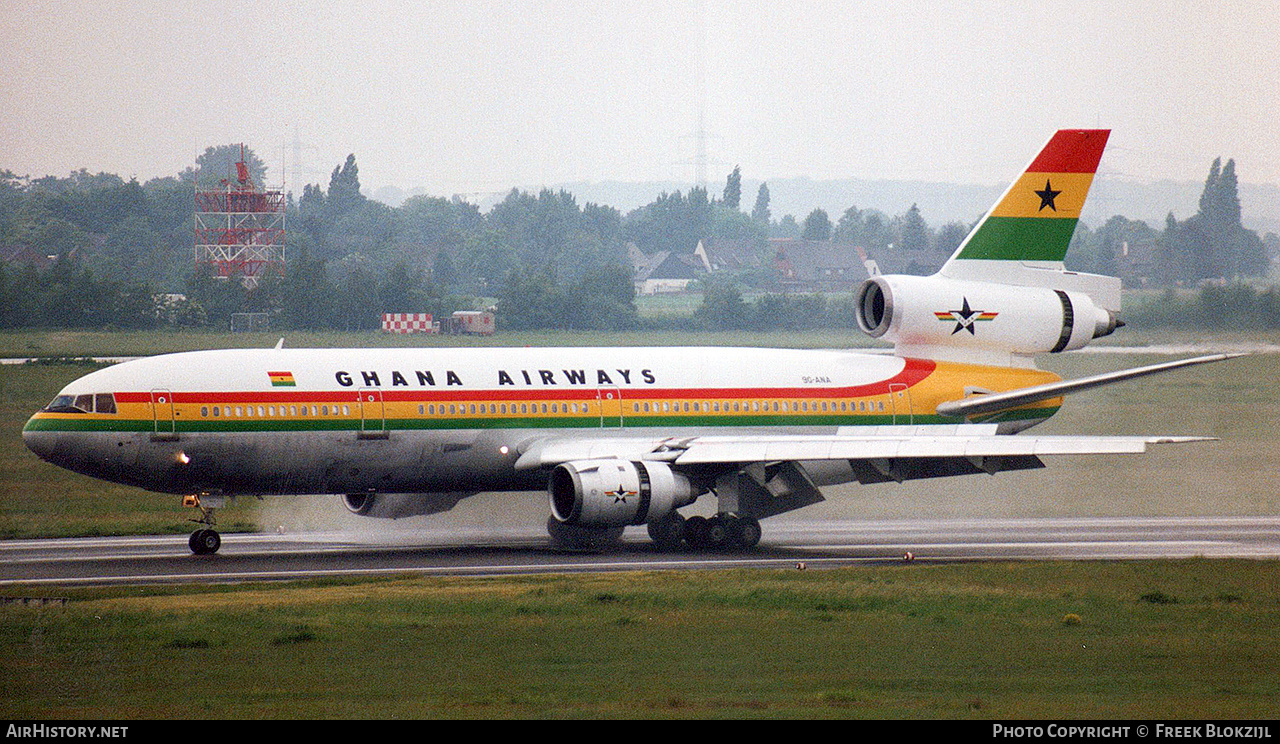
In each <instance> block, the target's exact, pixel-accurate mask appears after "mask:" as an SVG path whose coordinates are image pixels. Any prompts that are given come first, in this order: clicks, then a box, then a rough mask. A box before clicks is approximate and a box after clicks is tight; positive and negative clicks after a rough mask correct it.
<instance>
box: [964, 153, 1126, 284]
mask: <svg viewBox="0 0 1280 744" xmlns="http://www.w3.org/2000/svg"><path fill="white" fill-rule="evenodd" d="M1110 134H1111V130H1109V129H1062V130H1059V131H1058V132H1057V133H1056V134H1054V135H1053V137H1051V138H1049V143H1048V144H1046V145H1045V146H1044V149H1043V150H1041V151H1040V154H1039V155H1038V156H1036V159H1035V160H1033V161H1031V165H1030V166H1028V167H1027V170H1026V172H1025V173H1023V174H1022V176H1021V177H1020V178H1019V179H1018V180H1017V181H1015V182H1014V183H1013V185H1012V186H1010V187H1009V189H1008V191H1005V192H1004V196H1002V197H1001V198H1000V201H999V202H997V203H996V206H995V207H994V208H993V209H992V210H991V211H990V212H989V213H988V214H987V216H986V217H984V218H983V219H982V222H981V223H980V224H979V225H978V227H977V229H975V230H974V231H973V233H972V234H971V235H970V236H969V238H968V239H967V240H966V241H965V242H964V245H962V246H961V247H960V250H958V251H957V252H956V255H955V256H954V259H957V260H963V259H977V260H984V259H986V260H997V261H1057V262H1061V261H1062V259H1063V258H1064V257H1065V256H1066V255H1067V246H1068V245H1069V244H1070V243H1071V235H1072V233H1074V232H1075V229H1076V222H1077V221H1078V220H1079V219H1080V210H1081V209H1082V208H1083V207H1084V200H1085V197H1086V196H1088V194H1089V186H1090V185H1091V184H1092V183H1093V175H1094V173H1096V172H1097V170H1098V161H1099V160H1101V159H1102V151H1103V149H1104V148H1105V147H1106V146H1107V137H1108V136H1110Z"/></svg>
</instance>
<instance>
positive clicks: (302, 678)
mask: <svg viewBox="0 0 1280 744" xmlns="http://www.w3.org/2000/svg"><path fill="white" fill-rule="evenodd" d="M60 594H62V595H64V596H68V597H70V600H71V601H70V602H69V603H68V604H67V605H66V606H65V607H61V608H48V607H47V608H44V609H38V610H37V609H27V608H22V609H15V608H0V645H2V646H3V653H0V718H8V719H49V718H79V719H98V718H126V719H149V718H203V717H215V718H229V719H239V718H262V717H265V718H275V717H288V718H336V717H342V718H351V717H359V718H393V717H394V718H401V717H403V718H415V717H416V718H421V717H450V718H453V717H458V718H508V717H513V718H574V717H592V718H599V717H618V718H744V717H753V718H754V717H778V718H782V717H787V718H797V717H799V718H824V717H833V718H900V717H902V718H934V717H938V718H1002V719H1008V718H1032V719H1036V718H1138V719H1166V718H1190V719H1206V718H1208V719H1219V718H1225V719H1232V718H1274V717H1275V716H1276V715H1277V714H1280V677H1277V675H1276V674H1275V670H1276V669H1277V668H1280V644H1276V643H1275V642H1274V631H1275V628H1276V627H1280V565H1278V564H1276V563H1275V562H1255V561H1227V562H1224V561H1205V560H1192V561H1179V562H1159V563H1152V562H1129V563H1102V562H1095V563H1018V564H1003V563H995V564H972V565H937V566H933V565H922V564H910V565H907V564H902V565H892V566H878V567H859V568H849V569H840V570H810V571H804V572H801V571H795V570H789V571H747V570H742V571H725V572H693V571H690V572H666V573H630V574H608V575H573V576H560V577H533V578H509V579H402V580H385V581H355V582H304V583H297V584H277V585H239V586H219V587H204V588H200V587H182V588H164V587H162V588H135V589H111V590H82V589H72V590H65V591H62V592H60Z"/></svg>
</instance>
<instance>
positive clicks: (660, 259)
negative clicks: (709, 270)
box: [635, 251, 704, 282]
mask: <svg viewBox="0 0 1280 744" xmlns="http://www.w3.org/2000/svg"><path fill="white" fill-rule="evenodd" d="M703 273H704V271H703V268H702V262H701V261H700V260H699V259H697V258H694V257H693V255H691V254H688V253H676V252H674V251H658V252H657V253H655V254H653V255H652V256H649V263H648V264H647V265H645V266H644V267H643V268H642V269H641V270H639V271H637V272H636V273H635V280H636V281H637V282H643V281H648V280H650V279H697V278H698V277H699V276H700V275H701V274H703Z"/></svg>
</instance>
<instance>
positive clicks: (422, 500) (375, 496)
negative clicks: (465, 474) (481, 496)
mask: <svg viewBox="0 0 1280 744" xmlns="http://www.w3.org/2000/svg"><path fill="white" fill-rule="evenodd" d="M470 495H471V494H468V493H349V494H347V495H345V496H343V497H342V505H343V506H345V507H347V511H349V512H351V513H352V514H358V515H359V516H362V517H374V518H376V519H401V518H403V517H420V516H423V515H425V514H438V513H440V512H446V511H449V510H450V509H452V508H453V507H454V506H457V504H458V502H459V501H461V500H462V499H464V498H466V497H467V496H470Z"/></svg>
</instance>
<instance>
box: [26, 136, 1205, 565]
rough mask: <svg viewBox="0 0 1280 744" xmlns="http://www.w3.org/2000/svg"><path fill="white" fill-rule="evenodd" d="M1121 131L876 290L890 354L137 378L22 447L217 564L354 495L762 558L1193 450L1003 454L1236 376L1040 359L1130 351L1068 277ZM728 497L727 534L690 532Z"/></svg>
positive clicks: (92, 392) (311, 366)
mask: <svg viewBox="0 0 1280 744" xmlns="http://www.w3.org/2000/svg"><path fill="white" fill-rule="evenodd" d="M1108 135H1109V131H1108V130H1062V131H1059V132H1057V133H1056V134H1054V135H1053V137H1051V138H1050V140H1049V142H1048V143H1047V144H1046V145H1045V147H1044V149H1043V150H1042V151H1041V152H1040V154H1039V155H1038V156H1037V157H1036V158H1035V160H1033V161H1032V163H1031V164H1030V166H1028V168H1027V170H1026V172H1025V173H1024V174H1023V175H1022V176H1021V177H1020V178H1018V179H1017V180H1016V181H1015V182H1014V183H1013V184H1012V185H1011V186H1010V187H1009V189H1008V190H1007V191H1006V192H1005V193H1004V195H1003V196H1002V197H1001V198H1000V200H999V201H998V202H997V203H996V205H995V206H994V207H993V208H992V210H991V211H990V212H989V213H988V214H987V215H986V216H985V217H984V218H983V220H982V221H981V222H980V223H979V225H978V226H977V227H976V228H975V229H974V231H973V232H972V233H971V234H970V235H969V236H968V237H967V239H966V240H965V242H964V243H963V244H962V245H961V246H960V248H959V249H958V250H957V251H956V253H955V255H953V256H952V257H951V258H950V260H948V262H947V263H946V265H945V266H943V268H942V269H941V270H940V271H939V272H938V273H937V274H935V275H933V276H928V277H917V276H893V275H888V276H886V275H879V274H877V275H874V276H872V277H871V278H870V279H868V280H867V281H866V282H865V283H864V284H863V285H862V287H861V289H860V290H859V293H858V296H857V311H856V313H857V321H858V324H859V325H860V326H861V328H862V329H863V330H864V331H866V332H867V333H869V334H870V335H872V336H875V337H878V338H883V339H886V340H889V341H892V342H893V343H894V344H895V347H894V353H893V354H892V355H889V354H874V353H859V352H852V351H838V350H836V351H795V350H780V349H756V348H596V349H588V348H562V349H557V348H483V349H435V348H428V349H422V348H417V349H284V348H281V347H280V346H277V348H275V349H256V350H224V351H196V352H188V353H181V354H165V355H161V356H156V357H150V358H145V359H139V360H136V361H130V362H126V363H123V364H117V365H115V366H112V367H108V368H105V369H102V370H99V371H96V372H93V373H91V374H89V375H86V376H84V377H82V378H80V379H78V380H76V381H75V382H73V383H71V384H70V385H68V386H67V387H66V388H64V389H63V390H62V391H61V392H60V393H58V395H57V397H56V398H55V399H54V400H53V402H52V403H50V404H49V405H48V406H47V407H45V408H44V409H42V410H41V411H39V412H38V413H36V414H35V415H34V416H32V417H31V419H30V421H28V423H27V424H26V426H25V428H24V429H23V440H24V441H25V442H26V445H27V446H28V447H29V448H30V449H31V450H32V451H34V452H35V453H36V454H37V455H39V456H40V457H41V458H43V459H45V460H47V461H49V462H51V463H54V464H57V465H60V466H62V467H65V468H68V469H70V470H74V471H77V472H80V473H85V474H88V475H91V476H94V477H97V478H102V479H105V480H110V481H115V482H119V483H126V484H130V485H135V486H139V487H142V488H145V489H148V490H151V491H158V492H163V493H172V494H182V495H184V496H185V498H184V503H186V504H188V505H193V506H195V507H197V508H198V509H199V511H200V517H199V519H196V520H194V521H196V522H198V523H200V524H201V525H202V526H201V528H200V529H198V530H196V531H195V532H194V533H192V535H191V540H190V545H191V550H192V551H193V552H195V553H197V554H207V553H213V552H216V551H217V550H218V548H219V546H220V544H221V538H220V537H219V535H218V533H217V532H216V531H215V530H214V529H213V528H214V524H215V523H214V510H215V509H216V508H218V507H220V506H222V505H223V504H225V501H226V499H227V498H229V497H235V496H269V495H283V494H335V495H341V496H342V499H343V501H344V503H345V505H346V507H347V508H348V509H349V510H351V511H352V512H354V513H356V514H359V515H363V516H368V517H384V518H398V517H408V516H414V515H425V514H433V513H437V512H442V511H446V510H448V509H451V508H452V507H453V506H454V505H455V504H457V503H458V502H459V501H460V500H461V499H463V498H466V497H467V496H471V495H474V494H476V493H479V492H484V491H528V490H535V489H541V488H546V489H547V490H548V493H549V497H550V511H551V516H550V518H549V519H548V530H549V531H550V533H551V535H552V537H553V539H555V540H556V541H557V542H559V543H562V544H569V545H582V544H599V542H600V541H601V540H604V541H607V540H612V539H617V537H618V536H620V534H621V532H622V528H623V527H625V526H627V525H639V524H646V525H648V529H649V534H650V536H651V537H652V538H653V539H654V540H655V541H656V542H657V543H659V545H661V546H662V547H664V548H677V547H680V546H683V545H688V546H690V547H691V548H693V549H707V548H722V547H729V546H737V547H750V546H754V545H755V544H756V543H757V542H758V541H759V539H760V535H761V533H760V521H759V520H761V519H764V518H766V517H770V516H773V515H776V514H781V513H783V512H787V511H791V510H794V509H799V508H801V507H804V506H807V505H810V504H813V503H816V502H818V501H821V500H823V495H822V493H821V490H820V488H821V487H822V486H826V485H832V484H837V483H848V482H853V481H858V482H860V483H878V482H885V481H899V482H901V481H904V480H911V479H915V478H933V477H941V476H951V475H963V474H974V473H996V472H999V471H1005V470H1021V469H1029V468H1039V467H1043V463H1042V462H1041V460H1040V458H1041V457H1043V456H1046V455H1057V454H1089V453H1099V454H1102V453H1107V454H1114V453H1137V452H1142V451H1144V450H1145V449H1146V447H1147V445H1149V444H1152V443H1160V442H1175V441H1195V440H1197V439H1199V438H1195V437H1151V436H1137V437H1099V436H1080V437H1063V436H1045V437H1036V436H1029V435H1019V436H1009V435H1011V434H1015V433H1017V432H1020V431H1022V430H1024V429H1026V428H1028V427H1030V426H1033V425H1035V424H1036V423H1039V422H1041V421H1043V420H1045V419H1046V418H1048V417H1049V416H1051V415H1052V414H1053V413H1054V412H1055V411H1057V410H1058V407H1059V406H1060V405H1061V403H1062V399H1063V396H1064V395H1066V394H1068V393H1072V392H1077V391H1080V390H1085V389H1088V388H1092V387H1096V386H1099V385H1104V384H1108V383H1111V382H1116V381H1119V380H1124V379H1131V378H1134V377H1139V376H1142V375H1147V374H1152V373H1155V372H1160V371H1165V370H1169V369H1174V368H1177V367H1182V366H1187V365H1192V364H1200V363H1204V362H1210V361H1217V360H1220V359H1225V358H1227V355H1214V356H1206V357H1197V358H1193V359H1185V360H1181V361H1176V362H1170V363H1166V364H1159V365H1153V366H1148V367H1140V368H1136V369H1129V370H1123V371H1120V372H1114V373H1110V374H1105V375H1098V376H1094V377H1089V378H1085V379H1079V380H1072V381H1063V380H1061V378H1059V377H1058V376H1056V375H1054V374H1052V373H1049V372H1044V371H1041V370H1038V369H1036V368H1035V366H1034V361H1033V355H1035V354H1040V353H1057V352H1063V351H1068V350H1072V349H1079V348H1081V347H1083V346H1085V345H1086V344H1088V343H1089V342H1090V341H1092V340H1093V339H1095V338H1098V337H1100V336H1105V335H1107V334H1109V333H1111V332H1112V331H1113V330H1115V329H1116V328H1117V327H1118V326H1120V325H1123V324H1122V323H1121V322H1120V321H1119V320H1118V319H1117V312H1118V311H1119V308H1120V281H1119V280H1118V279H1116V278H1114V277H1105V276H1097V275H1091V274H1081V273H1076V272H1070V271H1067V270H1066V269H1065V267H1064V266H1063V258H1064V256H1065V255H1066V251H1067V246H1068V243H1069V241H1070V239H1071V235H1072V233H1073V231H1074V228H1075V224H1076V221H1077V219H1078V217H1079V215H1080V209H1081V207H1082V206H1083V205H1084V200H1085V196H1086V194H1087V192H1088V189H1089V186H1090V184H1091V182H1092V179H1093V175H1094V173H1095V171H1096V169H1097V165H1098V161H1099V159H1100V158H1101V156H1102V151H1103V148H1104V146H1105V144H1106V141H1107V137H1108ZM707 493H710V494H714V497H715V498H716V499H717V502H718V503H717V509H716V512H717V516H715V517H712V518H710V519H708V518H704V517H699V516H695V517H690V518H688V519H685V518H684V517H683V516H682V515H681V514H680V513H679V511H678V510H679V509H680V508H682V507H684V506H687V505H689V504H691V503H693V502H694V501H695V500H696V499H698V498H699V497H700V496H701V495H703V494H707Z"/></svg>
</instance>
